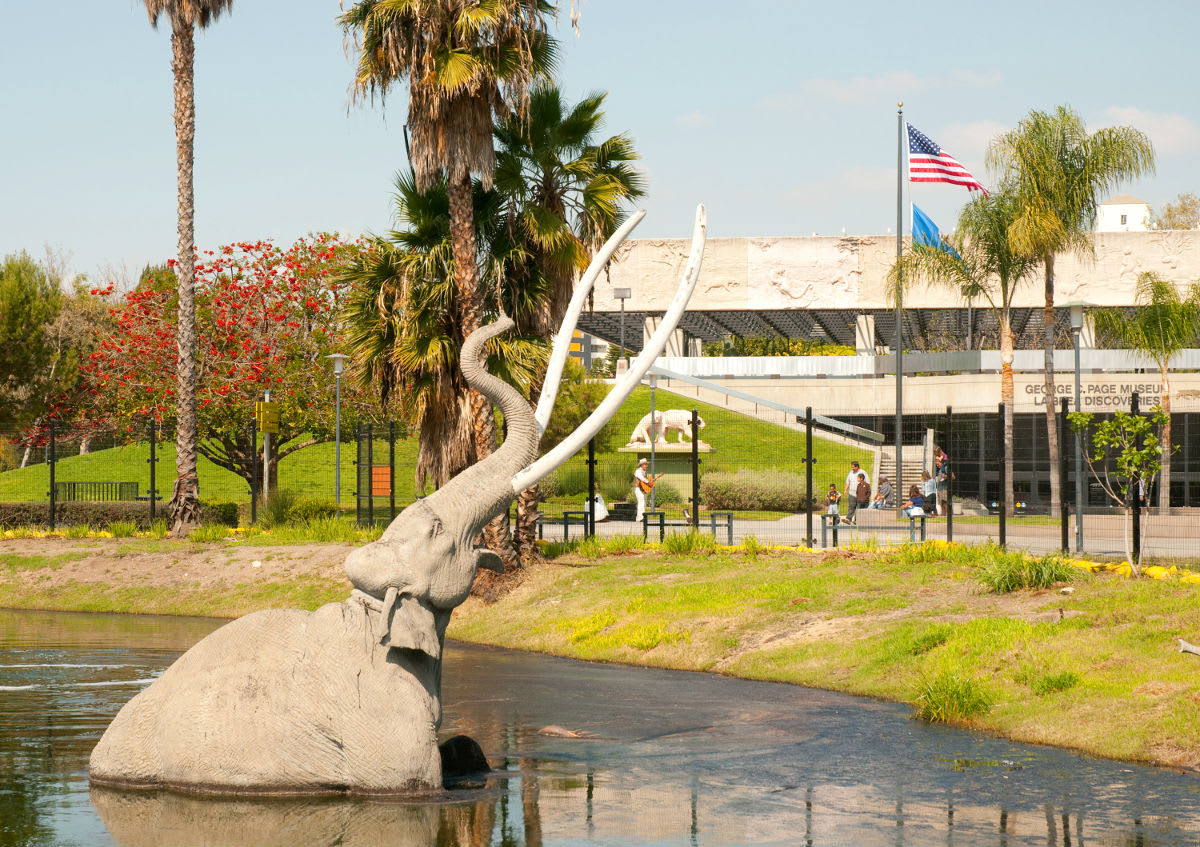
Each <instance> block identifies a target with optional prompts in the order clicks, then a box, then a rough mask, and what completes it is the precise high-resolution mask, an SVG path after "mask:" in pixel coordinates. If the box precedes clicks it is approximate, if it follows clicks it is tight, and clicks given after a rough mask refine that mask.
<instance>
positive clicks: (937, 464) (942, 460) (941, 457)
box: [933, 444, 953, 515]
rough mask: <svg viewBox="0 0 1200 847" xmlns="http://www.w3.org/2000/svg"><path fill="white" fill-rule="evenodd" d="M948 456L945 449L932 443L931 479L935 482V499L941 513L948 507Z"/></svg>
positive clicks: (949, 475) (950, 475) (944, 512)
mask: <svg viewBox="0 0 1200 847" xmlns="http://www.w3.org/2000/svg"><path fill="white" fill-rule="evenodd" d="M952 476H953V474H951V473H950V457H949V456H948V455H946V451H945V450H943V449H942V448H941V447H939V446H937V445H936V444H935V445H933V481H934V482H935V483H936V484H937V501H938V504H939V506H940V507H941V510H942V514H943V515H945V514H946V510H947V509H949V508H950V496H949V495H950V478H951V477H952Z"/></svg>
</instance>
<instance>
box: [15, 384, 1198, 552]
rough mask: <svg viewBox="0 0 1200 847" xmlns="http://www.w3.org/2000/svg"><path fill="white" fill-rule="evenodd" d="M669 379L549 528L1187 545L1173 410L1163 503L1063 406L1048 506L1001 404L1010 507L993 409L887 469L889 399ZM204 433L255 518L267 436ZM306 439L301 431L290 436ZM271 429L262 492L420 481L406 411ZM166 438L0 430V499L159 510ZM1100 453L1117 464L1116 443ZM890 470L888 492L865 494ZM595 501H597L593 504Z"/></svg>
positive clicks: (213, 485)
mask: <svg viewBox="0 0 1200 847" xmlns="http://www.w3.org/2000/svg"><path fill="white" fill-rule="evenodd" d="M665 382H666V381H665V380H662V381H659V383H658V385H657V388H655V387H650V388H648V387H645V386H643V387H641V388H639V389H638V390H637V392H635V394H634V395H633V396H632V397H631V398H630V399H629V400H628V401H626V403H625V404H624V406H623V407H622V408H621V409H620V410H619V411H618V413H617V415H616V416H615V418H614V420H613V421H612V423H610V424H609V426H608V427H606V429H605V430H604V431H603V432H602V433H601V434H600V436H598V437H597V439H595V440H594V441H593V443H592V444H590V445H589V448H590V454H589V451H588V450H583V451H580V453H579V454H578V455H576V456H575V457H573V458H572V459H570V460H569V461H568V462H567V463H565V464H564V465H563V466H562V467H560V468H559V469H558V470H557V471H556V472H555V473H554V474H552V475H551V476H550V477H549V478H548V479H547V480H545V481H544V482H543V484H542V494H543V504H542V515H541V519H540V523H541V526H540V532H541V535H542V537H544V538H546V539H550V540H560V539H563V538H579V537H581V536H583V535H585V534H597V535H600V536H602V537H603V536H610V535H622V534H630V533H637V534H645V535H646V536H647V537H648V538H650V539H652V540H657V539H659V538H665V537H666V536H667V535H668V534H671V533H678V532H687V531H691V530H697V529H698V530H700V531H703V532H709V533H712V534H713V535H714V536H716V538H717V540H718V541H720V542H721V543H724V544H741V543H743V542H745V540H746V539H748V538H753V539H754V540H755V541H757V542H759V543H762V544H770V545H789V546H815V547H834V546H847V545H864V544H869V545H874V544H897V543H904V542H908V541H911V540H921V539H942V540H947V541H956V542H965V543H985V542H988V541H993V542H995V543H998V544H1002V545H1005V546H1009V547H1015V548H1019V549H1023V550H1027V551H1030V552H1036V553H1046V552H1051V551H1055V550H1065V551H1069V552H1072V553H1085V554H1089V555H1100V556H1111V557H1123V556H1125V555H1126V554H1127V552H1128V551H1130V550H1133V551H1137V550H1138V549H1140V550H1142V551H1143V552H1144V553H1145V554H1146V555H1147V556H1150V557H1158V558H1192V559H1196V558H1200V552H1198V551H1200V508H1198V507H1200V414H1193V413H1185V414H1180V413H1176V414H1174V415H1173V416H1172V423H1173V445H1174V450H1173V451H1172V456H1171V462H1172V478H1171V486H1170V487H1171V491H1170V492H1169V493H1170V498H1169V499H1170V503H1171V504H1170V506H1169V507H1167V506H1165V505H1162V504H1160V503H1159V500H1160V497H1159V493H1160V492H1159V491H1158V488H1157V482H1156V483H1155V484H1153V485H1151V486H1150V488H1149V490H1147V491H1145V492H1144V496H1142V497H1139V498H1136V500H1133V499H1131V500H1130V501H1129V502H1127V503H1125V504H1117V503H1114V502H1111V500H1110V499H1109V498H1108V495H1106V494H1105V492H1104V490H1103V488H1102V487H1101V485H1100V480H1098V479H1097V478H1096V476H1095V474H1093V473H1092V471H1091V470H1090V469H1089V468H1088V467H1087V465H1086V463H1081V464H1079V465H1077V464H1076V459H1075V450H1074V443H1075V442H1074V440H1075V435H1074V433H1073V432H1072V431H1071V430H1070V429H1069V427H1068V426H1067V422H1066V416H1065V413H1066V410H1065V407H1064V408H1060V409H1059V410H1058V416H1057V427H1058V431H1059V445H1060V455H1059V476H1060V478H1061V486H1060V487H1061V490H1062V492H1063V496H1062V497H1061V505H1060V506H1059V508H1057V509H1052V507H1051V506H1052V504H1051V496H1050V495H1051V491H1050V471H1049V461H1048V453H1049V451H1048V439H1047V436H1046V418H1045V415H1044V414H1024V413H1023V414H1017V415H1014V439H1013V480H1012V482H1013V488H1014V492H1015V509H1014V510H1013V512H1012V513H1007V512H1006V511H1005V510H1004V509H1002V508H1000V504H1001V502H1002V495H1001V492H1003V491H1004V490H1005V487H1006V482H1007V481H1006V479H1005V466H1004V462H1003V443H1004V434H1003V428H1002V426H1003V424H1002V421H1003V409H1002V407H998V408H995V409H994V410H992V411H980V410H979V407H978V406H974V407H971V410H970V411H966V412H956V411H955V409H954V408H952V407H951V408H947V409H945V410H944V411H942V412H939V413H936V414H934V413H920V414H908V415H905V416H903V417H902V419H901V426H900V434H901V441H902V445H901V446H902V451H901V453H902V456H901V458H902V462H901V465H900V468H899V473H897V470H898V469H897V466H896V452H897V451H896V419H895V416H894V415H887V414H878V415H863V414H860V413H856V411H855V410H853V409H847V408H828V407H826V408H819V409H818V408H810V407H805V408H803V409H794V408H791V407H788V406H785V405H782V404H780V403H775V402H771V401H766V400H761V399H758V400H756V399H754V398H749V399H748V398H747V397H744V396H734V394H729V395H726V396H724V397H715V396H713V395H712V394H711V393H704V392H703V391H702V390H701V389H700V388H699V387H695V386H690V385H688V384H687V383H674V384H670V387H669V388H667V387H664V383H665ZM689 395H691V396H689ZM700 395H702V396H703V397H704V400H705V401H706V402H702V401H700V400H699V399H697V397H698V396H700ZM1130 399H1131V401H1133V403H1132V405H1133V407H1134V408H1136V401H1134V399H1133V398H1130ZM651 410H653V411H654V412H655V414H656V415H657V414H661V413H663V412H664V411H665V412H668V413H669V414H668V415H667V418H668V420H667V423H669V424H670V426H668V427H666V431H665V432H661V433H649V432H647V431H646V427H645V423H646V421H647V420H648V417H649V415H650V413H651ZM1098 417H1103V416H1098ZM693 428H694V432H693ZM635 430H637V432H636V433H635ZM635 435H638V436H642V437H644V436H650V435H657V436H658V437H657V438H649V439H646V438H635V437H634V436H635ZM208 441H209V451H210V453H212V452H214V451H216V449H217V447H218V446H220V450H222V451H224V454H227V455H226V457H225V461H224V464H226V465H229V464H230V461H229V455H228V454H239V455H240V456H241V465H240V466H239V467H238V468H237V469H235V470H230V468H229V467H222V466H221V465H220V464H219V463H216V462H213V461H210V460H209V459H202V460H201V461H200V466H199V479H200V493H201V498H202V499H203V500H209V501H212V500H216V501H224V502H232V503H236V504H237V505H238V506H239V509H240V511H241V514H242V520H243V521H252V520H254V519H255V517H256V513H255V504H256V503H257V502H259V499H260V498H259V495H260V489H261V486H262V437H261V436H260V435H256V434H255V433H254V431H253V427H252V426H251V425H247V427H246V428H245V431H244V432H239V433H238V434H236V435H235V436H234V437H232V438H227V439H225V441H224V442H223V446H221V445H219V444H218V440H217V439H212V438H210V439H209V440H208ZM301 444H306V445H307V446H304V447H303V448H302V449H296V448H297V446H299V445H301ZM934 445H938V446H941V447H943V448H944V450H945V453H946V454H948V456H949V468H950V471H951V473H950V474H949V475H948V477H947V479H946V480H945V481H944V484H943V485H942V486H940V487H939V486H938V485H937V482H936V480H924V479H922V477H923V476H924V475H925V474H928V475H930V476H931V477H932V476H933V475H934V471H935V468H934V452H933V451H934ZM275 446H276V449H277V451H278V454H280V455H281V457H280V458H279V459H278V461H277V463H275V464H273V465H272V471H271V473H272V480H273V481H272V490H273V491H287V492H289V493H290V494H291V495H293V496H295V497H304V498H315V499H321V500H325V501H336V502H337V503H338V505H339V506H340V507H341V508H342V509H343V511H347V512H348V511H349V509H350V508H351V506H353V508H354V513H355V516H356V518H357V520H358V521H359V522H360V523H363V524H367V523H380V522H388V521H390V520H391V519H392V518H393V517H394V516H395V515H396V514H397V513H398V512H399V511H400V510H401V509H403V508H404V507H405V506H407V505H408V504H409V503H411V502H413V501H414V500H415V499H416V497H417V496H418V492H417V491H416V490H415V483H414V466H415V462H416V454H417V443H416V438H415V437H414V436H412V435H411V434H410V433H409V431H408V429H407V428H406V427H404V426H403V425H401V424H397V423H388V422H383V423H375V424H365V425H362V426H360V427H358V428H357V430H355V431H353V432H348V433H344V434H343V436H342V437H341V438H340V439H332V440H319V441H318V440H315V439H312V438H310V437H300V436H296V437H286V436H285V437H283V438H282V439H280V440H277V441H276V445H275ZM545 446H547V447H548V446H552V445H545ZM174 455H175V451H174V433H173V432H166V433H162V432H158V431H157V430H156V429H155V428H153V427H151V426H150V424H149V423H148V422H133V423H132V424H131V425H129V426H127V427H125V428H123V429H121V430H118V431H112V432H105V433H95V432H91V433H88V434H87V436H86V437H84V436H81V435H80V434H79V433H77V432H70V431H67V432H62V431H56V432H49V431H48V432H46V433H45V434H44V437H41V438H34V439H30V438H29V437H27V434H23V433H16V432H8V433H0V509H3V508H4V506H3V504H5V503H18V504H19V503H26V504H27V503H41V504H46V505H47V506H49V512H48V515H47V517H48V518H49V521H50V522H54V523H61V521H62V519H63V518H62V515H61V511H62V510H61V509H60V506H61V504H63V503H66V502H79V501H123V502H126V503H130V504H138V505H136V506H130V508H141V509H144V510H145V513H146V515H148V516H150V515H158V516H162V514H163V509H164V501H165V500H167V499H169V498H170V493H171V486H172V484H173V481H174V477H175V474H174ZM247 457H250V458H247ZM642 457H645V458H646V459H648V460H649V463H650V473H651V475H653V476H654V477H656V478H657V480H658V481H657V484H656V485H655V487H654V488H653V490H652V491H651V493H650V494H649V495H648V497H647V503H646V508H645V510H644V514H643V519H642V520H640V521H639V520H637V519H636V518H637V505H636V496H635V494H634V491H633V472H634V470H635V468H636V465H637V461H638V459H639V458H642ZM854 461H857V462H858V463H859V465H858V467H859V470H861V471H862V472H863V474H864V476H865V479H866V481H867V483H868V488H869V492H870V494H869V498H868V501H867V503H866V505H865V506H864V507H862V508H858V507H857V506H856V507H855V508H853V509H851V502H850V501H851V500H853V499H856V497H855V495H856V493H857V492H856V491H855V490H853V489H854V488H856V486H853V485H852V484H851V485H848V484H847V479H848V477H849V475H850V472H851V467H852V466H851V462H854ZM1100 470H1101V471H1102V472H1103V471H1105V470H1107V472H1108V473H1109V474H1114V473H1115V472H1116V468H1115V465H1114V464H1113V463H1112V462H1111V461H1110V462H1109V463H1108V464H1107V466H1104V467H1102V468H1100ZM884 479H886V480H887V481H888V483H890V486H891V488H892V491H893V496H892V497H891V498H889V499H888V500H887V502H886V503H878V504H877V503H876V502H875V501H876V500H877V499H879V497H878V495H880V493H881V488H886V486H882V485H881V483H883V481H884ZM1077 479H1080V480H1082V483H1083V484H1082V485H1077V484H1076V480H1077ZM914 485H915V486H917V487H918V490H920V491H921V492H922V493H932V494H933V495H934V497H935V498H936V499H937V500H938V501H939V505H938V508H937V509H936V512H935V513H932V514H931V513H929V512H934V510H932V509H928V508H926V512H927V513H926V514H925V515H923V516H915V517H910V516H907V515H902V514H901V513H900V508H901V506H902V505H903V503H904V501H905V499H906V498H907V495H908V493H909V491H910V489H911V487H912V486H914ZM831 486H832V489H833V491H835V492H836V494H837V495H838V496H837V498H836V506H837V509H836V512H837V514H836V516H835V515H833V514H830V512H832V511H833V510H832V509H830V508H829V507H830V505H831V502H830V491H831ZM1077 491H1079V492H1081V493H1082V498H1081V501H1077V497H1076V492H1077ZM589 493H590V494H591V495H593V497H594V495H598V496H599V499H598V500H596V499H593V497H589ZM599 503H603V507H604V512H600V511H599V509H598V506H597V508H596V509H593V505H594V504H599ZM851 512H852V514H851ZM605 513H606V514H605ZM0 517H2V515H0ZM593 517H596V518H602V519H600V520H595V521H593ZM603 518H606V519H603ZM751 543H753V542H751Z"/></svg>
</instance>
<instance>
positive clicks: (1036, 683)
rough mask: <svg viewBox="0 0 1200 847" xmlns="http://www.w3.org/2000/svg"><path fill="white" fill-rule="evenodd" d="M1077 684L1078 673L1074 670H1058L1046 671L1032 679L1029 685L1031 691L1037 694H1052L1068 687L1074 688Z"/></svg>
mask: <svg viewBox="0 0 1200 847" xmlns="http://www.w3.org/2000/svg"><path fill="white" fill-rule="evenodd" d="M1078 684H1079V674H1077V673H1075V672H1074V671H1059V672H1058V673H1048V674H1045V675H1044V676H1040V677H1038V678H1037V679H1035V680H1033V681H1032V682H1031V683H1030V685H1029V687H1030V688H1031V689H1033V693H1034V694H1037V695H1038V696H1044V695H1046V694H1052V693H1054V692H1056V691H1066V690H1067V689H1068V688H1074V687H1075V686H1076V685H1078Z"/></svg>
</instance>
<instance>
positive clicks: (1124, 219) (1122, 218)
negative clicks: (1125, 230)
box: [1121, 215, 1129, 226]
mask: <svg viewBox="0 0 1200 847" xmlns="http://www.w3.org/2000/svg"><path fill="white" fill-rule="evenodd" d="M1128 217H1129V216H1128V215H1121V226H1125V224H1126V223H1127V221H1126V218H1128Z"/></svg>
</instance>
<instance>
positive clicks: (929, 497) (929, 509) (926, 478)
mask: <svg viewBox="0 0 1200 847" xmlns="http://www.w3.org/2000/svg"><path fill="white" fill-rule="evenodd" d="M921 496H922V497H924V498H925V514H927V515H936V514H937V513H938V509H937V503H938V501H937V483H936V482H934V480H933V477H931V476H930V475H929V471H921Z"/></svg>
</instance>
